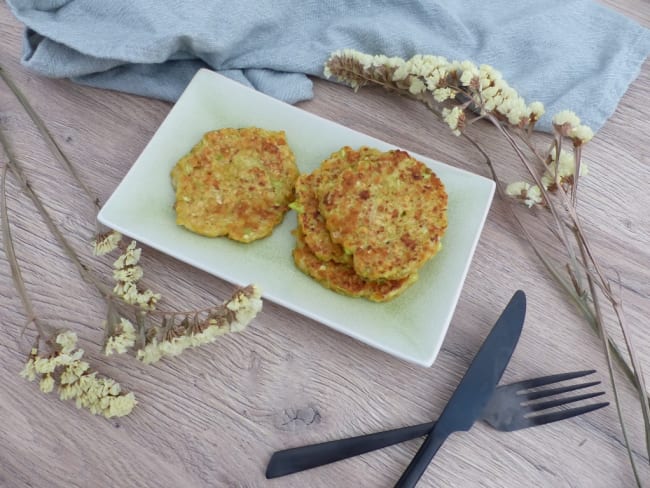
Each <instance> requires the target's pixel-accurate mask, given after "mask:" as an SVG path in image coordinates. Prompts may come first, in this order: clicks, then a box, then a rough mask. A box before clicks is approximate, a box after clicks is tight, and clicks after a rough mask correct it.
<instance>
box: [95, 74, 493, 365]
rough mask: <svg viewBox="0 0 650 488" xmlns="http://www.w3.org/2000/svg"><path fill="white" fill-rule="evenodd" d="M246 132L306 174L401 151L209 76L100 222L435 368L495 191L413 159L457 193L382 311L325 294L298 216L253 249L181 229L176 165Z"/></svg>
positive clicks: (171, 118)
mask: <svg viewBox="0 0 650 488" xmlns="http://www.w3.org/2000/svg"><path fill="white" fill-rule="evenodd" d="M247 126H256V127H262V128H265V129H269V130H284V131H285V132H286V135H287V141H288V143H289V145H290V146H291V148H292V149H293V151H294V153H295V154H296V160H297V164H298V167H299V169H300V171H301V172H302V173H309V172H311V171H312V170H314V169H315V168H316V167H318V166H319V165H320V163H321V161H322V160H323V159H325V158H326V157H327V156H329V155H330V154H331V153H332V152H334V151H336V150H338V149H339V148H341V147H342V146H345V145H349V146H352V147H354V148H358V147H359V146H362V145H367V146H372V147H376V148H379V149H382V150H388V149H394V148H395V147H394V146H391V145H390V144H387V143H385V142H382V141H380V140H377V139H375V138H372V137H370V136H367V135H364V134H361V133H359V132H355V131H353V130H350V129H348V128H346V127H343V126H341V125H339V124H336V123H334V122H331V121H329V120H325V119H323V118H320V117H318V116H315V115H313V114H310V113H308V112H305V111H303V110H300V109H298V108H296V107H294V106H292V105H288V104H286V103H283V102H280V101H278V100H276V99H274V98H271V97H269V96H267V95H264V94H262V93H259V92H257V91H255V90H253V89H250V88H247V87H245V86H243V85H241V84H239V83H237V82H234V81H232V80H230V79H228V78H225V77H223V76H221V75H219V74H217V73H214V72H212V71H209V70H201V71H199V72H198V73H197V74H196V76H195V77H194V78H193V80H192V81H191V83H190V84H189V85H188V87H187V89H186V90H185V92H184V93H183V95H182V96H181V98H180V99H179V100H178V102H177V103H176V104H175V105H174V107H173V108H172V110H171V111H170V112H169V115H168V116H167V118H166V119H165V121H164V122H163V123H162V124H161V126H160V128H159V129H158V130H157V132H156V134H155V135H154V137H153V138H152V139H151V141H150V142H149V144H148V145H147V146H146V148H145V149H144V151H143V152H142V154H141V155H140V157H139V158H138V159H137V161H136V162H135V163H134V164H133V166H132V168H131V169H130V171H129V172H128V173H127V175H126V176H125V177H124V179H123V180H122V182H121V183H120V184H119V186H118V187H117V189H116V190H115V192H114V193H113V194H112V196H111V197H110V199H109V200H108V201H107V202H106V204H105V205H104V207H103V208H102V209H101V211H100V213H99V216H98V219H99V221H100V222H101V223H103V224H105V225H106V226H108V227H110V228H113V229H115V230H118V231H120V232H122V233H123V234H125V235H127V236H129V237H131V238H133V239H136V240H138V241H139V242H141V243H143V244H146V245H148V246H151V247H153V248H156V249H158V250H160V251H162V252H164V253H166V254H169V255H170V256H173V257H174V258H176V259H179V260H181V261H184V262H186V263H189V264H191V265H193V266H196V267H197V268H200V269H202V270H205V271H207V272H208V273H211V274H213V275H215V276H218V277H220V278H222V279H224V280H227V281H229V282H232V283H233V284H236V285H239V286H245V285H248V284H252V283H255V284H257V285H259V286H260V287H261V289H262V291H263V294H264V297H265V298H266V299H268V300H272V301H273V302H276V303H278V304H280V305H282V306H284V307H286V308H288V309H291V310H293V311H295V312H298V313H300V314H302V315H304V316H306V317H310V318H312V319H314V320H317V321H318V322H320V323H323V324H325V325H327V326H329V327H332V328H333V329H336V330H337V331H339V332H342V333H344V334H347V335H349V336H352V337H354V338H356V339H358V340H360V341H363V342H364V343H366V344H369V345H371V346H373V347H376V348H377V349H380V350H382V351H385V352H387V353H389V354H392V355H395V356H397V357H399V358H402V359H405V360H407V361H411V362H414V363H417V364H420V365H423V366H431V364H432V363H433V361H434V359H435V357H436V355H437V354H438V351H439V350H440V346H441V345H442V342H443V339H444V337H445V334H446V332H447V329H448V327H449V323H450V321H451V317H452V315H453V312H454V309H455V307H456V303H457V301H458V297H459V295H460V291H461V288H462V286H463V281H464V280H465V276H466V274H467V270H468V268H469V265H470V262H471V259H472V255H473V254H474V250H475V248H476V244H477V242H478V239H479V235H480V233H481V230H482V228H483V224H484V221H485V218H486V215H487V212H488V209H489V207H490V203H491V201H492V197H493V194H494V182H493V181H491V180H489V179H486V178H483V177H481V176H477V175H475V174H471V173H468V172H466V171H463V170H460V169H457V168H454V167H451V166H448V165H446V164H443V163H441V162H438V161H434V160H431V159H429V158H425V157H422V156H419V155H417V154H414V153H412V154H413V156H415V157H417V158H418V159H420V160H421V161H423V162H425V163H426V164H427V165H429V166H430V167H431V168H432V169H433V171H434V172H435V173H436V174H437V175H438V177H439V178H440V179H441V180H442V181H443V183H444V185H445V187H446V189H447V192H448V194H449V210H448V220H449V228H448V230H447V233H446V234H445V236H444V237H443V240H442V243H443V248H442V251H440V252H439V253H438V254H437V255H436V256H435V257H434V258H433V259H432V260H430V261H429V262H428V263H427V264H426V265H425V266H424V267H423V268H422V270H421V271H420V279H419V280H418V281H417V282H416V283H415V285H413V286H412V287H411V288H409V289H408V290H407V291H406V292H405V293H404V294H403V295H402V296H400V297H398V298H396V299H394V300H392V301H390V302H388V303H382V304H378V303H372V302H370V301H367V300H365V299H359V298H348V297H345V296H342V295H338V294H336V293H334V292H332V291H329V290H327V289H325V288H324V287H322V286H321V285H320V284H318V283H317V282H316V281H314V280H312V279H311V278H309V277H308V276H306V275H304V274H303V273H302V272H300V271H299V270H298V269H297V268H296V266H295V265H294V263H293V259H292V256H291V250H292V249H293V245H294V237H293V236H292V235H291V231H292V230H293V229H294V228H295V227H296V215H295V213H294V212H293V211H290V212H289V213H288V214H287V215H286V216H285V219H284V221H283V223H282V225H280V226H279V227H277V228H276V229H275V231H274V232H273V234H272V235H271V236H270V237H267V238H265V239H262V240H259V241H256V242H253V243H251V244H240V243H236V242H233V241H231V240H229V239H225V238H208V237H202V236H199V235H196V234H193V233H191V232H189V231H187V230H185V229H184V228H182V227H180V226H177V225H176V223H175V214H174V209H173V208H172V205H173V203H174V192H173V189H172V186H171V183H170V176H169V175H170V171H171V169H172V167H173V166H174V164H175V163H176V161H177V160H178V159H180V158H181V156H183V155H184V154H185V153H187V152H188V151H189V150H190V149H191V148H192V147H193V146H194V144H196V143H197V142H198V141H199V140H200V139H201V137H202V136H203V134H204V133H205V132H207V131H210V130H214V129H219V128H223V127H247ZM401 149H405V150H408V148H401Z"/></svg>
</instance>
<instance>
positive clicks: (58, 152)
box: [0, 66, 101, 210]
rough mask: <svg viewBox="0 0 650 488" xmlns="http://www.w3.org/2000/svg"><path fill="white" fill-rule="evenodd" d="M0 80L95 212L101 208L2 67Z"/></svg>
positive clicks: (0, 68)
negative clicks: (16, 100)
mask: <svg viewBox="0 0 650 488" xmlns="http://www.w3.org/2000/svg"><path fill="white" fill-rule="evenodd" d="M0 78H2V81H4V82H5V84H6V85H7V86H8V87H9V89H10V90H11V91H12V93H13V94H14V96H15V97H16V98H17V99H18V101H19V102H20V104H21V105H22V106H23V108H24V109H25V111H26V112H27V114H28V115H29V117H30V118H31V119H32V121H33V122H34V125H36V127H37V129H38V131H39V132H40V133H41V135H42V136H43V138H44V139H45V141H46V142H47V144H48V146H49V147H50V150H51V151H52V153H53V154H54V156H55V157H56V158H57V159H58V160H59V161H60V162H61V164H63V166H64V167H65V168H66V169H67V170H68V171H69V172H70V174H71V175H72V177H73V178H74V179H75V181H76V182H77V184H78V185H79V186H80V187H81V188H82V189H83V191H84V192H85V193H86V196H87V197H88V199H89V200H90V201H91V202H92V203H93V205H94V206H95V207H96V209H97V210H99V209H100V208H101V204H100V201H99V198H96V197H93V194H92V192H91V191H90V189H89V188H88V186H87V185H86V184H85V183H84V181H83V180H82V179H81V178H80V177H79V173H78V172H77V170H76V169H75V167H74V166H73V165H72V163H71V162H70V160H69V159H68V158H67V157H66V155H65V154H64V153H63V151H62V150H61V148H60V147H59V145H58V144H57V142H56V141H55V140H54V138H53V137H52V134H51V133H50V131H49V130H48V128H47V126H46V125H45V123H44V122H43V119H41V118H40V116H39V115H38V114H37V113H36V111H35V110H34V109H33V107H32V105H31V104H30V103H29V101H28V100H27V98H26V97H25V96H24V95H23V93H22V91H21V90H20V89H18V87H17V86H16V84H15V83H14V82H13V80H12V79H11V78H10V77H9V75H8V74H7V73H6V72H5V71H4V70H3V69H2V66H0Z"/></svg>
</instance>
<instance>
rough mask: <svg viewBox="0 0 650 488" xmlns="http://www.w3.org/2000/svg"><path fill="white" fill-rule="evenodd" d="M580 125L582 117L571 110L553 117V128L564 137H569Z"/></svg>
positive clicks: (563, 111)
mask: <svg viewBox="0 0 650 488" xmlns="http://www.w3.org/2000/svg"><path fill="white" fill-rule="evenodd" d="M579 125H580V117H578V116H577V115H576V114H575V112H573V111H571V110H562V111H561V112H558V113H556V114H555V115H554V116H553V128H554V129H555V131H557V133H558V134H560V135H562V136H569V135H570V134H571V131H572V130H574V129H576V128H577V127H578V126H579Z"/></svg>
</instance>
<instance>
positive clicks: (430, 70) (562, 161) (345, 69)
mask: <svg viewBox="0 0 650 488" xmlns="http://www.w3.org/2000/svg"><path fill="white" fill-rule="evenodd" d="M325 74H326V76H335V77H336V78H338V79H339V80H340V81H343V82H345V83H347V84H349V85H350V86H352V87H353V88H354V89H355V90H356V89H358V88H359V87H361V86H366V85H368V84H375V85H379V86H383V87H385V88H387V89H388V90H389V91H393V92H396V93H398V94H400V95H405V96H409V97H411V98H415V99H418V100H420V101H422V102H424V103H425V105H426V106H427V107H428V108H429V109H430V110H431V111H432V112H433V113H434V114H436V115H437V116H438V117H439V118H441V119H442V120H443V121H444V122H446V123H447V124H448V125H449V127H450V128H451V129H452V131H453V133H454V134H456V135H463V136H465V138H466V139H467V140H468V141H469V142H470V143H471V144H472V145H473V146H474V147H475V148H476V149H477V150H478V151H479V152H480V153H481V154H482V155H483V156H484V158H485V160H486V162H487V165H488V168H489V170H490V172H491V174H492V177H493V179H494V180H495V182H496V183H497V190H498V193H499V196H500V197H501V198H506V195H504V192H503V190H502V189H501V186H500V180H499V178H498V177H497V173H496V170H495V168H494V165H493V164H492V161H491V160H490V158H489V156H488V154H487V153H486V151H484V150H483V149H482V148H481V147H480V145H479V144H478V143H476V142H475V141H474V140H473V139H471V138H470V137H468V136H467V135H466V134H465V129H466V128H467V127H469V126H470V125H473V124H475V123H476V121H478V120H481V119H486V120H487V121H488V122H489V123H491V124H492V125H494V126H495V127H496V129H497V130H498V131H499V132H500V134H501V135H502V136H503V137H504V138H505V140H506V141H507V142H508V144H509V145H510V147H512V149H513V151H514V152H515V154H516V156H517V158H518V159H519V160H520V161H521V163H522V164H523V166H524V167H525V168H526V171H527V172H528V174H529V175H530V177H531V178H532V179H533V181H534V182H535V183H536V186H535V187H531V186H530V185H528V184H526V183H521V184H519V183H517V184H515V186H513V185H510V186H509V187H508V188H507V189H506V192H510V191H511V189H510V187H511V186H512V192H513V193H510V194H511V195H512V196H514V197H516V198H517V197H518V198H521V200H523V201H524V202H525V203H526V204H527V205H528V206H531V205H539V206H540V207H542V208H543V209H546V210H547V211H548V215H549V217H550V219H551V222H552V225H551V224H550V223H549V229H550V230H551V232H552V234H553V235H554V236H556V237H557V238H558V239H559V241H560V242H561V244H562V246H563V248H564V250H565V251H566V255H567V258H568V264H567V265H566V266H564V267H563V268H562V269H564V270H565V271H566V272H567V274H568V278H569V279H568V280H567V279H565V277H564V276H563V275H562V274H561V272H559V271H558V269H557V266H556V265H555V264H554V263H553V262H552V260H551V259H550V258H549V256H548V255H547V254H546V253H545V252H544V251H542V250H541V248H540V247H539V246H538V245H537V242H536V240H535V239H534V237H533V236H532V235H531V234H530V232H529V231H528V228H527V227H526V225H524V223H523V221H522V220H521V218H520V217H519V215H518V212H517V211H516V210H515V208H514V207H512V206H510V205H508V206H507V208H508V209H509V210H510V214H511V216H512V217H513V220H514V221H515V222H516V223H517V225H518V226H519V228H520V229H521V231H522V233H523V235H524V236H525V237H526V239H527V240H528V242H529V243H530V245H531V247H532V249H533V251H534V253H535V254H536V255H537V256H538V258H539V259H540V260H541V262H542V263H543V265H544V266H545V267H546V268H547V270H548V271H549V273H550V274H551V276H553V277H554V278H555V279H556V280H557V281H558V283H559V284H560V286H561V287H562V288H563V289H565V290H566V292H567V293H568V294H569V296H571V297H572V299H573V300H574V301H575V302H576V303H577V304H578V306H579V308H580V310H582V311H583V313H584V316H585V319H586V320H587V322H588V323H589V324H590V325H591V326H592V328H593V329H594V331H595V332H596V333H597V335H598V336H599V337H600V338H601V339H602V344H603V350H604V353H605V357H606V360H607V365H608V372H609V376H610V380H611V384H612V390H613V393H614V397H615V399H616V408H617V412H618V416H619V422H620V424H621V428H622V431H623V437H624V441H625V445H626V449H627V451H628V456H629V459H630V463H631V466H632V469H633V472H634V476H635V479H636V482H637V485H638V486H641V479H640V477H639V474H638V470H637V466H636V463H635V461H634V458H633V455H632V449H631V446H630V443H629V438H628V433H627V429H626V425H625V424H626V423H625V420H624V418H623V414H622V408H621V398H620V396H619V394H618V388H617V384H616V383H617V382H616V377H615V375H614V368H613V362H612V357H614V358H616V360H617V361H618V362H619V363H620V365H621V366H622V369H623V372H624V373H625V375H626V376H627V377H628V379H629V380H630V381H631V383H632V384H633V385H634V387H635V388H636V390H637V392H638V394H639V398H640V403H641V410H642V414H643V422H644V427H645V444H646V451H647V452H648V453H650V405H649V401H648V393H647V388H646V384H645V381H644V377H643V373H642V370H641V368H640V364H639V361H638V358H637V355H636V353H635V350H634V345H633V344H632V342H631V340H630V335H629V333H628V331H627V325H626V320H625V317H624V314H623V310H622V305H621V302H620V299H619V298H618V297H617V295H616V294H615V293H614V291H613V290H612V287H611V284H610V281H609V280H608V279H607V277H606V276H605V274H604V272H603V271H602V269H601V267H600V265H599V263H598V260H597V258H596V256H595V255H594V254H593V253H592V251H591V248H590V245H589V243H588V240H587V237H586V233H585V231H584V229H583V228H582V224H581V221H580V218H579V216H578V212H577V202H578V193H577V189H578V180H579V177H580V176H581V175H582V174H583V171H582V170H583V166H584V165H583V163H582V146H583V145H584V144H585V143H586V142H588V141H589V140H591V138H592V137H593V132H592V131H591V129H590V128H589V127H587V126H584V125H580V120H579V118H578V117H577V116H576V115H575V114H574V113H573V112H570V111H563V112H560V113H558V114H556V115H555V116H554V118H553V127H554V133H553V140H552V143H551V147H550V150H549V152H548V153H547V155H543V154H541V153H540V152H539V151H538V150H537V148H536V147H535V146H534V145H533V144H532V141H531V136H532V133H533V129H534V126H535V123H536V121H537V120H538V119H539V117H541V115H542V114H543V113H544V109H543V106H542V104H541V103H539V102H534V103H532V104H530V105H526V104H525V102H524V100H523V99H522V98H521V97H519V95H518V94H517V93H516V91H514V90H513V89H512V88H510V87H509V86H508V85H507V83H505V81H503V80H502V78H501V75H500V73H498V72H497V71H496V70H494V69H493V68H491V67H490V66H486V65H482V66H480V67H477V66H475V65H474V64H473V63H471V62H468V61H463V62H457V61H453V62H448V61H447V60H446V59H444V58H441V57H438V56H422V55H416V56H414V57H413V58H411V59H409V60H403V59H400V58H387V57H386V56H370V55H367V54H363V53H359V52H356V51H352V50H344V51H337V52H335V53H333V54H332V56H331V57H330V59H329V60H328V61H327V63H326V66H325ZM434 102H437V103H434ZM439 107H443V108H442V110H440V108H439ZM447 107H452V108H447ZM515 136H516V137H518V138H519V140H520V141H523V143H524V144H525V145H526V146H527V148H528V149H529V150H530V152H531V154H532V161H531V159H529V156H527V155H526V154H525V153H524V150H523V149H522V147H520V145H519V143H518V141H517V140H516V139H515ZM565 138H567V139H570V140H571V141H572V143H573V153H572V154H568V156H567V153H566V152H565V150H564V149H563V139H565ZM569 156H570V158H569ZM567 163H570V164H572V168H571V169H570V170H567V167H566V164H567ZM533 165H539V166H540V167H541V168H543V170H545V174H544V176H542V177H540V173H539V172H538V170H537V169H536V168H535V167H534V166H533ZM533 190H535V191H536V192H537V194H535V192H534V191H533ZM520 193H521V194H520ZM510 200H511V201H512V199H510ZM585 280H586V283H587V287H586V288H585V286H584V285H583V283H584V281H585ZM601 293H602V296H603V297H605V298H606V299H607V301H608V304H609V305H610V306H611V308H612V310H613V311H614V313H615V316H616V323H617V325H618V327H619V329H620V330H621V332H622V334H623V340H624V343H625V349H626V352H627V353H628V356H629V360H630V364H628V362H627V360H626V359H625V357H624V355H623V354H622V353H621V351H620V349H619V348H618V346H617V344H616V343H615V342H614V341H613V339H612V338H611V336H610V335H609V333H608V332H607V330H606V327H605V324H606V320H605V318H604V316H603V313H602V306H603V305H602V304H601V303H600V300H599V295H600V294H601Z"/></svg>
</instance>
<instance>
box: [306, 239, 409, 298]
mask: <svg viewBox="0 0 650 488" xmlns="http://www.w3.org/2000/svg"><path fill="white" fill-rule="evenodd" d="M294 234H295V236H296V247H295V248H294V250H293V259H294V261H295V263H296V266H297V267H298V269H300V270H301V271H302V272H303V273H305V274H307V275H309V276H311V277H312V278H314V279H315V280H316V281H318V282H319V283H320V284H321V285H323V286H325V287H326V288H329V289H330V290H333V291H335V292H337V293H341V294H343V295H348V296H351V297H365V298H367V299H368V300H372V301H374V302H386V301H388V300H390V299H392V298H395V297H396V296H398V295H399V294H401V293H402V292H403V291H404V290H406V289H407V288H408V287H409V286H411V285H412V284H413V283H415V282H416V281H417V279H418V274H417V273H413V274H412V275H410V276H408V277H406V278H404V279H401V280H378V281H372V280H366V279H364V278H361V277H360V276H359V275H358V274H356V273H355V272H354V269H353V268H352V266H350V265H349V264H343V263H337V262H334V261H327V262H326V261H322V260H320V259H318V258H317V257H316V256H315V255H314V253H313V252H311V250H310V249H309V247H308V246H307V245H306V243H305V241H304V236H303V235H302V232H301V231H300V228H298V229H296V231H295V232H294Z"/></svg>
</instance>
